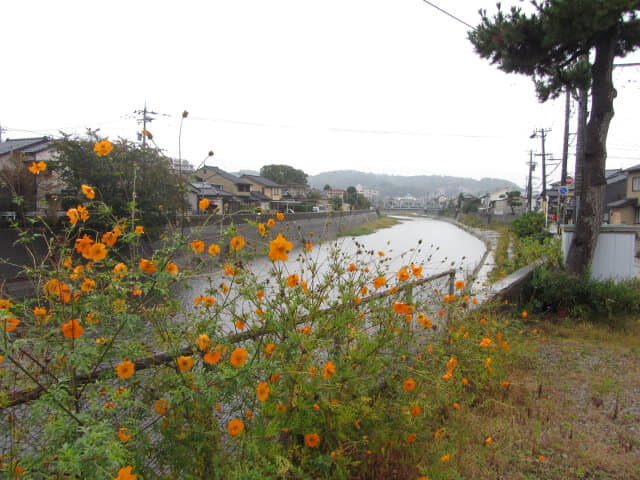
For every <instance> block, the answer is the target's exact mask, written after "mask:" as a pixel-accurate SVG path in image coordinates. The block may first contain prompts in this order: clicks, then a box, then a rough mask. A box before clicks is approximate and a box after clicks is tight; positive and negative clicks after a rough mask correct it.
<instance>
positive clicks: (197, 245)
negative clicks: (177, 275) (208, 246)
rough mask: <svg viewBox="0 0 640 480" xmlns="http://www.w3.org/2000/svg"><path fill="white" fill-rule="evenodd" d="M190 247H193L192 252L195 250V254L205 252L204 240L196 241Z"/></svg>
mask: <svg viewBox="0 0 640 480" xmlns="http://www.w3.org/2000/svg"><path fill="white" fill-rule="evenodd" d="M189 245H191V250H193V253H202V252H204V242H203V241H202V240H194V241H193V242H191V243H190V244H189Z"/></svg>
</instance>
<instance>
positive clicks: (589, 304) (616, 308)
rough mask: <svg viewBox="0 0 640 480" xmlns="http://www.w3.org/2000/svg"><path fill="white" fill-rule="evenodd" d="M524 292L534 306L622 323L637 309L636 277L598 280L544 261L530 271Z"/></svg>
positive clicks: (639, 298) (639, 307)
mask: <svg viewBox="0 0 640 480" xmlns="http://www.w3.org/2000/svg"><path fill="white" fill-rule="evenodd" d="M526 295H527V296H528V298H529V302H530V303H531V304H532V306H533V308H534V310H537V311H546V312H554V313H559V314H561V315H565V314H566V315H568V316H570V317H584V318H586V319H589V320H592V321H596V322H605V323H606V324H608V325H610V326H612V327H619V326H623V325H624V324H625V323H626V321H627V320H628V319H629V318H630V316H632V315H636V314H638V313H640V282H639V281H638V280H625V281H620V282H617V283H616V282H614V281H613V280H607V281H598V280H592V279H589V278H588V277H587V276H585V277H582V278H575V277H572V276H571V275H569V273H568V272H567V271H566V270H564V269H561V268H559V267H557V266H556V267H552V266H549V265H544V266H541V267H538V268H537V269H536V270H534V272H533V277H532V279H531V282H530V284H529V286H528V291H527V292H526Z"/></svg>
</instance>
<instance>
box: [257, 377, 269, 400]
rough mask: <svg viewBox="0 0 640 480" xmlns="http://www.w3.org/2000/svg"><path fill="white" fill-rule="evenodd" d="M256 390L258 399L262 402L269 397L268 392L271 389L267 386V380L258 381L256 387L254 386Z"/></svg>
mask: <svg viewBox="0 0 640 480" xmlns="http://www.w3.org/2000/svg"><path fill="white" fill-rule="evenodd" d="M256 391H257V392H258V400H260V401H261V402H264V401H265V400H266V399H267V398H268V397H269V392H270V391H271V389H270V388H269V384H268V383H267V382H260V384H259V385H258V388H256Z"/></svg>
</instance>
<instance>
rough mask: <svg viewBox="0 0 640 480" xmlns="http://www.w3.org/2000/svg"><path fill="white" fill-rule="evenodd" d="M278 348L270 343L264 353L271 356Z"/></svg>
mask: <svg viewBox="0 0 640 480" xmlns="http://www.w3.org/2000/svg"><path fill="white" fill-rule="evenodd" d="M275 348H276V346H275V345H274V344H273V343H269V344H267V346H266V347H264V352H265V354H266V355H271V354H272V353H273V351H274V350H275Z"/></svg>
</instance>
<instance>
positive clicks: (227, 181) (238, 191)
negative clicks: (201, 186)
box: [193, 165, 252, 201]
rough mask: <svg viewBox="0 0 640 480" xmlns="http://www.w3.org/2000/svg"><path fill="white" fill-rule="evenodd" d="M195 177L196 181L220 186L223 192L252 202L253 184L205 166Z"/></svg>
mask: <svg viewBox="0 0 640 480" xmlns="http://www.w3.org/2000/svg"><path fill="white" fill-rule="evenodd" d="M193 176H194V178H195V179H196V181H199V182H206V183H210V184H212V185H220V187H221V188H222V189H223V190H225V191H227V192H231V193H233V194H234V195H236V196H237V197H238V198H239V199H241V200H245V201H249V200H250V195H251V185H252V184H251V183H250V182H248V181H246V180H243V179H241V178H239V177H236V176H235V175H232V174H231V173H228V172H225V171H224V170H222V169H220V168H218V167H210V166H208V165H205V166H204V167H202V168H199V169H198V170H196V171H195V172H193Z"/></svg>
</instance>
